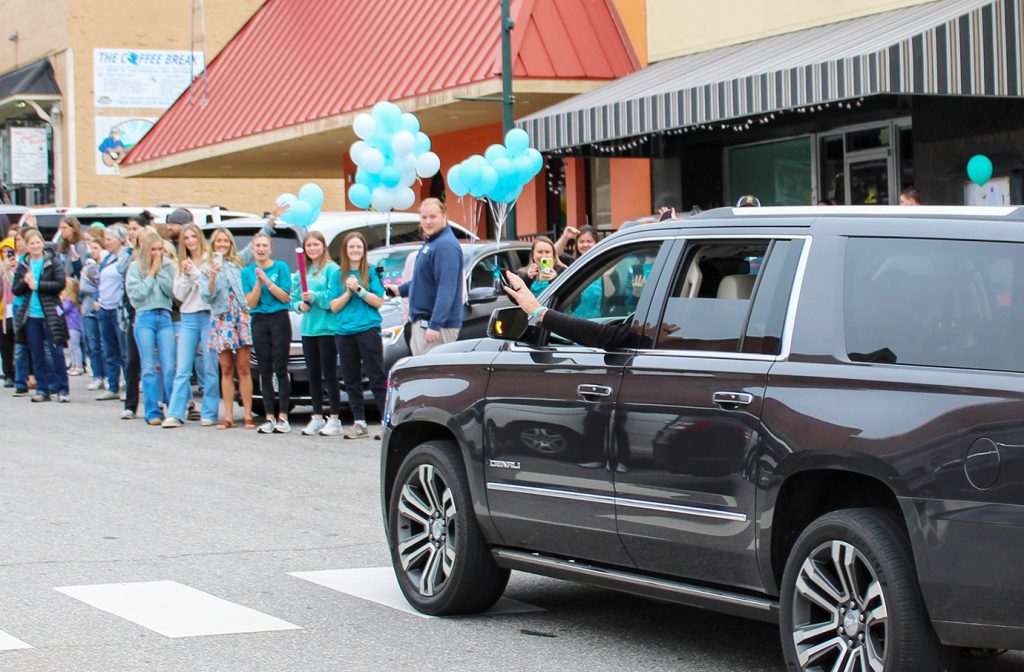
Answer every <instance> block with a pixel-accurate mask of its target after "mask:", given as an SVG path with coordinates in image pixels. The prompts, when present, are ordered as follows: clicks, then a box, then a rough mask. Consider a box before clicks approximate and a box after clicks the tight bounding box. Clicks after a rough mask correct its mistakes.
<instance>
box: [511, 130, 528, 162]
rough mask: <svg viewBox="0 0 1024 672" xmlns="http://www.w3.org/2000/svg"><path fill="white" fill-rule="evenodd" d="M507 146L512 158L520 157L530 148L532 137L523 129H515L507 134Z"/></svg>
mask: <svg viewBox="0 0 1024 672" xmlns="http://www.w3.org/2000/svg"><path fill="white" fill-rule="evenodd" d="M505 146H506V147H508V153H509V154H511V155H512V156H519V155H520V154H521V153H523V152H525V151H526V149H527V147H529V146H530V135H529V134H528V133H527V132H526V131H524V130H523V129H521V128H513V129H512V130H510V131H509V132H508V133H506V134H505Z"/></svg>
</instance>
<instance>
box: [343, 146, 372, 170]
mask: <svg viewBox="0 0 1024 672" xmlns="http://www.w3.org/2000/svg"><path fill="white" fill-rule="evenodd" d="M367 147H369V145H367V144H366V143H365V142H363V141H362V140H356V141H355V142H353V143H352V146H351V147H349V148H348V155H349V156H351V157H352V161H353V163H355V164H356V165H357V166H362V165H363V152H365V151H366V148H367Z"/></svg>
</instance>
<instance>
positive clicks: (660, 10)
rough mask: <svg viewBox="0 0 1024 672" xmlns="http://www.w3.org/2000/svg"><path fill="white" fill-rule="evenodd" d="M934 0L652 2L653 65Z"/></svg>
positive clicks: (649, 40)
mask: <svg viewBox="0 0 1024 672" xmlns="http://www.w3.org/2000/svg"><path fill="white" fill-rule="evenodd" d="M931 1H932V0H826V1H824V2H823V1H822V0H716V1H715V2H708V0H647V55H648V60H649V61H650V62H655V61H661V60H664V59H666V58H673V57H675V56H681V55H683V54H691V53H694V52H698V51H704V50H706V49H713V48H715V47H721V46H725V45H729V44H737V43H739V42H747V41H749V40H754V39H757V38H760V37H765V36H768V35H778V34H780V33H788V32H791V31H794V30H801V29H803V28H810V27H812V26H820V25H823V24H827V23H833V22H835V21H844V20H846V19H852V18H855V17H858V16H866V15H868V14H875V13H878V12H885V11H890V10H893V9H900V8H902V7H909V6H911V5H920V4H924V3H926V2H931Z"/></svg>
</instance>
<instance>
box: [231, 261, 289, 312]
mask: <svg viewBox="0 0 1024 672" xmlns="http://www.w3.org/2000/svg"><path fill="white" fill-rule="evenodd" d="M256 268H257V266H256V264H255V263H253V264H249V265H248V266H246V267H245V268H243V269H242V290H243V291H245V293H246V294H248V293H249V292H251V291H252V288H253V287H255V286H256ZM263 272H264V273H266V274H267V278H269V279H270V281H271V282H272V283H274V284H275V285H277V286H278V287H280V288H281V289H283V290H284V291H286V292H288V293H289V294H291V291H292V271H291V269H290V268H288V264H286V263H284V262H283V261H275V262H274V263H273V264H271V265H270V266H268V267H267V268H264V269H263ZM289 308H291V301H278V300H277V297H276V296H274V293H273V292H271V291H270V290H269V289H267V288H266V287H264V288H263V289H262V290H260V302H259V303H257V304H256V307H255V308H250V309H249V312H250V313H252V314H254V315H257V314H260V313H263V314H269V313H276V312H278V311H280V310H288V309H289Z"/></svg>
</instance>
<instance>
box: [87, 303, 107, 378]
mask: <svg viewBox="0 0 1024 672" xmlns="http://www.w3.org/2000/svg"><path fill="white" fill-rule="evenodd" d="M82 335H83V336H85V353H86V356H88V358H89V367H90V368H91V369H92V377H93V378H95V379H97V380H100V379H103V378H106V377H107V374H106V371H107V367H106V361H104V359H103V341H102V340H101V339H100V320H99V318H98V317H97V316H96V315H83V316H82Z"/></svg>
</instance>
